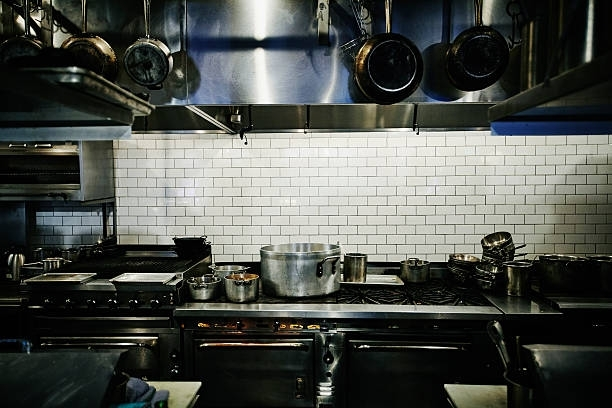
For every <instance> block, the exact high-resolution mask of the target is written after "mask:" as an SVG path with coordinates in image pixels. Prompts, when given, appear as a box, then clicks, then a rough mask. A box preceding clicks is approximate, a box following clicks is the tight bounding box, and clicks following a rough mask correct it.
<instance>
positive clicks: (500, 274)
mask: <svg viewBox="0 0 612 408" xmlns="http://www.w3.org/2000/svg"><path fill="white" fill-rule="evenodd" d="M472 279H473V280H474V282H475V283H476V286H478V287H479V288H480V289H483V290H490V291H501V290H503V289H504V288H505V287H506V284H507V282H508V278H507V275H506V273H505V270H504V268H503V267H500V266H497V265H493V264H491V263H487V262H481V263H479V264H478V265H476V271H475V272H474V276H473V277H472Z"/></svg>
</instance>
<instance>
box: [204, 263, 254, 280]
mask: <svg viewBox="0 0 612 408" xmlns="http://www.w3.org/2000/svg"><path fill="white" fill-rule="evenodd" d="M209 268H210V270H211V271H213V274H214V275H215V276H220V277H223V278H224V277H226V276H227V275H229V274H232V273H245V272H246V271H248V270H249V269H251V267H250V266H243V265H215V264H212V265H210V266H209Z"/></svg>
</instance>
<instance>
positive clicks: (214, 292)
mask: <svg viewBox="0 0 612 408" xmlns="http://www.w3.org/2000/svg"><path fill="white" fill-rule="evenodd" d="M187 286H188V287H189V294H190V295H191V298H192V299H194V300H214V299H217V298H218V297H220V296H221V295H222V294H223V280H222V279H221V278H220V277H218V276H215V275H213V274H206V275H203V276H196V277H191V278H189V279H187Z"/></svg>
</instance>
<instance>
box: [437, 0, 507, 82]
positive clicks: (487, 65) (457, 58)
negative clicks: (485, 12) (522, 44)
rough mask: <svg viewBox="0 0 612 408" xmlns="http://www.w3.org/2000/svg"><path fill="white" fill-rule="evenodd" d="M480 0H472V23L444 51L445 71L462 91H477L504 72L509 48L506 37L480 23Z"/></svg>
mask: <svg viewBox="0 0 612 408" xmlns="http://www.w3.org/2000/svg"><path fill="white" fill-rule="evenodd" d="M482 1H483V0H474V14H475V20H476V21H475V23H476V25H475V26H474V27H471V28H468V29H467V30H464V31H462V32H461V33H459V35H458V36H457V37H456V38H455V40H454V41H453V43H452V45H451V47H450V48H449V49H448V53H447V54H446V73H447V74H448V77H449V79H450V81H451V83H452V84H453V85H454V86H455V87H457V89H460V90H462V91H477V90H480V89H484V88H486V87H488V86H490V85H493V84H494V83H495V82H496V81H497V80H498V79H499V78H500V77H501V76H502V74H503V73H504V70H505V69H506V66H507V65H508V60H509V58H510V51H509V49H508V44H507V43H506V39H505V38H504V37H503V36H502V35H501V34H500V33H499V32H498V31H496V30H494V29H493V28H491V27H488V26H485V25H483V24H482Z"/></svg>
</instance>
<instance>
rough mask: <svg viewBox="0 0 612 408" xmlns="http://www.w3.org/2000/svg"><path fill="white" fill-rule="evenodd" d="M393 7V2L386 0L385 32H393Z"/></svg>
mask: <svg viewBox="0 0 612 408" xmlns="http://www.w3.org/2000/svg"><path fill="white" fill-rule="evenodd" d="M391 7H393V4H392V0H385V31H386V32H387V33H390V32H391Z"/></svg>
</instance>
